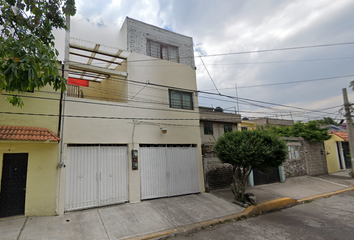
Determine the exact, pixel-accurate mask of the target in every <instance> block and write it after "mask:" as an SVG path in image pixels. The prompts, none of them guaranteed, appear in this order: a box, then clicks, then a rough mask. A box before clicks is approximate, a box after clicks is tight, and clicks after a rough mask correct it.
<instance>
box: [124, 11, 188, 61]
mask: <svg viewBox="0 0 354 240" xmlns="http://www.w3.org/2000/svg"><path fill="white" fill-rule="evenodd" d="M125 34H126V35H125ZM124 36H127V40H125V39H124ZM119 39H120V40H119V44H120V45H121V46H119V47H122V48H124V49H127V50H128V51H131V52H134V53H138V54H141V55H146V44H147V39H150V40H153V41H157V42H161V43H165V44H168V45H172V46H176V47H178V53H179V59H180V63H182V64H186V65H189V66H191V67H193V68H194V66H195V63H194V54H193V39H192V38H191V37H187V36H184V35H181V34H178V33H174V32H171V31H168V30H165V29H162V28H159V27H156V26H152V25H149V24H146V23H143V22H140V21H137V20H135V19H132V18H128V17H127V18H126V19H125V22H124V23H123V26H122V28H121V33H120V37H119ZM125 41H126V42H125ZM155 59H156V58H155ZM136 64H140V65H141V64H144V63H143V62H140V63H139V62H137V63H136Z"/></svg>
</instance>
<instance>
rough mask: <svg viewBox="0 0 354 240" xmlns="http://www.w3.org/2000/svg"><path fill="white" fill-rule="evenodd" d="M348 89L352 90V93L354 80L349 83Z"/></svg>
mask: <svg viewBox="0 0 354 240" xmlns="http://www.w3.org/2000/svg"><path fill="white" fill-rule="evenodd" d="M349 87H351V88H352V90H353V91H354V80H353V81H350V84H349Z"/></svg>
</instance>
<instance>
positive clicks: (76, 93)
mask: <svg viewBox="0 0 354 240" xmlns="http://www.w3.org/2000/svg"><path fill="white" fill-rule="evenodd" d="M67 94H68V97H77V98H84V93H83V91H82V89H80V86H75V85H67Z"/></svg>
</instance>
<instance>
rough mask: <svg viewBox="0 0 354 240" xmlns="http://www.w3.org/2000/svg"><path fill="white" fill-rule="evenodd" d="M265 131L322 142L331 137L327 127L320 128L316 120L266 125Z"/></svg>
mask: <svg viewBox="0 0 354 240" xmlns="http://www.w3.org/2000/svg"><path fill="white" fill-rule="evenodd" d="M265 129H266V130H267V131H270V132H273V133H275V134H276V135H278V136H281V137H302V138H304V139H306V140H308V141H310V142H322V141H326V140H328V139H330V138H331V136H330V135H329V134H328V131H327V130H328V129H327V128H320V127H319V126H318V123H317V122H316V121H309V122H308V123H302V122H297V123H294V124H293V125H292V126H289V127H280V126H267V127H266V128H265Z"/></svg>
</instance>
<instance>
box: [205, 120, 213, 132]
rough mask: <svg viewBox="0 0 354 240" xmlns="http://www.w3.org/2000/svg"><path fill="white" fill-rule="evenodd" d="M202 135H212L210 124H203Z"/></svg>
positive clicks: (211, 125)
mask: <svg viewBox="0 0 354 240" xmlns="http://www.w3.org/2000/svg"><path fill="white" fill-rule="evenodd" d="M204 134H205V135H213V134H214V129H213V124H212V123H204Z"/></svg>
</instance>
